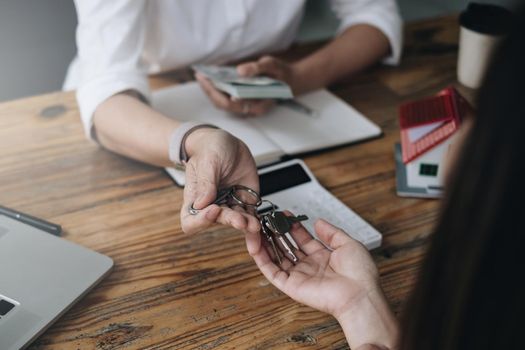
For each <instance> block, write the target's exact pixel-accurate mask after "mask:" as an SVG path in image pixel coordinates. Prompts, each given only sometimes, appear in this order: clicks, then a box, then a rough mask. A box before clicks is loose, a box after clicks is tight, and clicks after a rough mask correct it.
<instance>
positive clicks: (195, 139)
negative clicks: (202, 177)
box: [184, 126, 220, 158]
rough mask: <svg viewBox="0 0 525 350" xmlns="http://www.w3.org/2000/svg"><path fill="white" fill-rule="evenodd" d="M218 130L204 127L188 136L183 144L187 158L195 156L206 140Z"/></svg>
mask: <svg viewBox="0 0 525 350" xmlns="http://www.w3.org/2000/svg"><path fill="white" fill-rule="evenodd" d="M219 130H220V129H218V128H213V127H211V126H210V127H207V126H204V127H202V128H199V129H196V130H194V131H192V132H191V133H190V134H188V136H187V137H186V140H185V143H184V146H185V149H186V154H187V156H188V158H190V157H191V156H193V155H195V154H196V153H197V152H198V151H199V149H201V148H202V145H203V144H205V143H206V142H207V141H206V140H207V139H209V137H210V134H211V133H215V132H217V131H219Z"/></svg>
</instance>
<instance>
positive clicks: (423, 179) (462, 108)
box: [399, 87, 470, 193]
mask: <svg viewBox="0 0 525 350" xmlns="http://www.w3.org/2000/svg"><path fill="white" fill-rule="evenodd" d="M469 108H470V106H469V104H468V102H467V101H466V100H465V99H464V98H463V97H462V96H461V95H460V94H459V93H458V92H457V90H456V89H454V88H452V87H450V88H446V89H444V90H442V91H440V92H439V94H438V95H437V96H434V97H430V98H425V99H423V100H419V101H414V102H409V103H405V104H403V105H402V106H401V107H400V109H399V123H400V127H401V152H402V161H403V163H404V165H405V167H406V185H407V186H408V187H409V188H418V189H424V190H425V191H426V192H427V193H439V192H441V190H442V189H443V183H444V176H443V175H444V173H445V164H446V161H445V160H446V159H447V157H448V154H449V148H450V145H451V144H452V143H453V142H454V139H455V135H456V132H457V130H458V129H459V126H460V124H461V120H462V119H463V117H464V116H465V115H466V113H467V111H468V109H469Z"/></svg>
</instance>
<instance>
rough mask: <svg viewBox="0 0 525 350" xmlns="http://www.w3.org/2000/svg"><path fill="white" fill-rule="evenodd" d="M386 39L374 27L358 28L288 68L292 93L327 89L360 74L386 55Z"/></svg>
mask: <svg viewBox="0 0 525 350" xmlns="http://www.w3.org/2000/svg"><path fill="white" fill-rule="evenodd" d="M390 50H391V49H390V45H389V42H388V39H387V37H386V36H385V35H384V34H383V33H382V32H381V31H380V30H379V29H377V28H376V27H373V26H370V25H368V24H358V25H355V26H352V27H350V28H348V29H346V30H345V31H344V33H342V34H341V35H339V36H338V37H337V38H335V39H334V40H333V41H331V42H330V43H328V44H327V45H326V46H325V47H323V48H321V49H320V50H318V51H316V52H314V53H313V54H311V55H310V56H307V57H305V58H303V59H302V60H300V61H298V62H296V63H294V64H293V65H292V71H293V74H292V76H293V80H292V86H293V87H294V93H297V94H301V93H304V92H307V91H311V90H315V89H318V88H321V87H325V86H328V85H330V84H332V83H334V82H335V81H337V80H339V79H341V78H343V77H345V76H349V75H351V74H354V73H356V72H359V71H362V70H363V69H365V68H366V67H368V66H370V65H372V64H374V63H376V62H378V61H379V60H381V59H382V58H384V57H386V56H387V55H388V54H389V53H390Z"/></svg>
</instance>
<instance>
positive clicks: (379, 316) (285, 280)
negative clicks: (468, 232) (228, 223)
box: [246, 220, 397, 349]
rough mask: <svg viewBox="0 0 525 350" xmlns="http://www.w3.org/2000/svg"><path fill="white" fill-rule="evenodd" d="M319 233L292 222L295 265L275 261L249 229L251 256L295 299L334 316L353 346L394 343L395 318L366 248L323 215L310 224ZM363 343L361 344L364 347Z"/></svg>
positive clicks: (274, 283)
mask: <svg viewBox="0 0 525 350" xmlns="http://www.w3.org/2000/svg"><path fill="white" fill-rule="evenodd" d="M315 230H316V232H317V235H318V236H319V238H320V239H321V240H322V241H323V242H325V244H326V245H327V246H328V247H329V248H330V249H327V248H326V247H325V246H324V245H323V244H322V243H320V242H319V241H317V240H315V239H313V238H312V237H311V236H310V234H309V233H308V232H307V231H306V230H305V228H304V227H303V226H302V225H300V224H295V225H294V228H293V229H292V232H291V233H292V235H293V238H294V240H295V241H296V243H297V244H298V245H299V247H300V249H301V251H300V252H297V255H298V258H299V261H298V262H297V263H296V264H295V265H294V264H292V263H291V261H289V260H287V259H283V263H282V264H281V266H277V265H276V264H275V263H274V262H273V261H272V260H271V258H270V256H269V254H268V252H267V249H266V248H265V244H264V243H263V242H262V241H263V240H262V238H261V235H260V234H252V233H248V234H247V235H246V244H247V248H248V251H249V253H250V255H252V256H253V258H254V260H255V263H256V264H257V266H258V267H259V269H260V270H261V272H262V273H263V274H264V276H265V277H266V278H267V279H268V280H269V281H270V282H271V283H272V284H273V285H274V286H276V287H277V288H278V289H280V290H281V291H283V292H284V293H286V294H287V295H288V296H290V297H291V298H293V299H294V300H296V301H298V302H301V303H303V304H306V305H308V306H311V307H313V308H315V309H318V310H321V311H324V312H327V313H329V314H331V315H333V316H334V317H335V318H336V319H337V320H338V321H339V322H340V323H341V326H342V327H343V330H344V331H345V334H346V335H347V339H348V343H349V344H350V346H351V348H352V349H357V348H359V347H360V346H363V345H366V344H375V345H380V346H386V347H387V348H390V349H392V348H394V347H395V345H396V341H397V321H396V320H395V317H394V316H393V314H392V312H391V311H390V308H389V306H388V303H387V302H386V300H385V298H384V296H383V293H382V291H381V288H380V285H379V276H378V271H377V268H376V266H375V264H374V261H373V260H372V257H371V256H370V254H369V253H368V251H367V250H366V248H365V247H364V246H363V245H362V244H361V243H359V242H357V241H356V240H354V239H352V238H350V237H349V236H348V235H346V234H345V233H344V232H343V231H341V230H340V229H338V228H336V227H335V226H332V225H331V224H329V223H328V222H326V221H324V220H318V221H317V222H316V223H315ZM364 348H365V347H363V349H364Z"/></svg>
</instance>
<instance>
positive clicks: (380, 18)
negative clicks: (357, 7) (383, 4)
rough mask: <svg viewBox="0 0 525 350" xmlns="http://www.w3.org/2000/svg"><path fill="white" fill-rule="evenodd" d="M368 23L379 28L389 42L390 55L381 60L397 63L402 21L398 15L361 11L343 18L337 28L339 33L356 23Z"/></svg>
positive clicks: (392, 63) (400, 44) (399, 51)
mask: <svg viewBox="0 0 525 350" xmlns="http://www.w3.org/2000/svg"><path fill="white" fill-rule="evenodd" d="M358 24H368V25H371V26H373V27H376V28H377V29H379V30H380V31H381V32H382V33H383V34H384V35H385V36H386V37H387V39H388V41H389V43H390V55H389V56H388V57H385V58H384V59H383V60H382V62H383V63H384V64H388V65H393V66H394V65H398V64H399V62H400V60H401V52H402V49H403V22H402V20H401V17H399V15H394V16H392V15H390V14H389V15H388V16H384V15H382V14H379V13H362V14H358V15H355V16H352V17H351V18H346V19H343V20H342V22H341V25H340V27H339V30H338V34H341V33H342V32H344V31H345V30H346V29H348V28H350V27H352V26H355V25H358Z"/></svg>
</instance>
